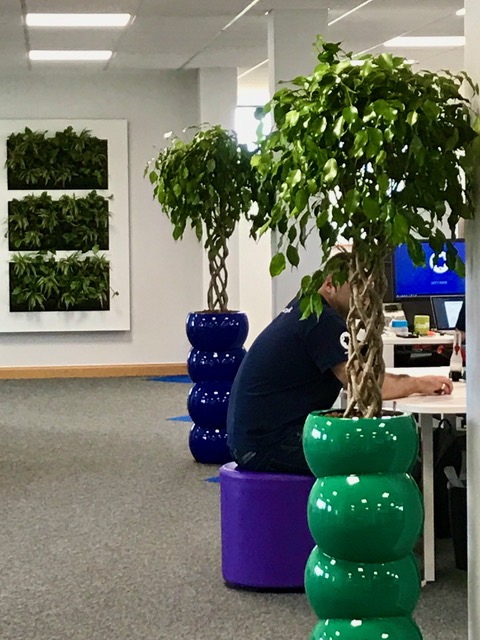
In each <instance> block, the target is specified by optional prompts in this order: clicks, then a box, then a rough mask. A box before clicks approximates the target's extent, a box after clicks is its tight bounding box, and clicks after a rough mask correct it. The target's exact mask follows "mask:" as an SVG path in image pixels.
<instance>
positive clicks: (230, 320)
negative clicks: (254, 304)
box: [187, 311, 248, 351]
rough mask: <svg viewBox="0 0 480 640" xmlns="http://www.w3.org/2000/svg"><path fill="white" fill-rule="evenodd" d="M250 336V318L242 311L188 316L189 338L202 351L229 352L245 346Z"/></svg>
mask: <svg viewBox="0 0 480 640" xmlns="http://www.w3.org/2000/svg"><path fill="white" fill-rule="evenodd" d="M247 335H248V318H247V316H246V314H245V313H242V312H241V311H231V312H229V313H208V312H205V311H202V312H200V311H196V312H193V313H189V314H188V316H187V338H188V340H189V342H190V344H191V345H192V347H194V348H195V349H200V350H201V351H227V350H228V349H238V348H239V347H241V346H243V343H244V342H245V340H246V338H247Z"/></svg>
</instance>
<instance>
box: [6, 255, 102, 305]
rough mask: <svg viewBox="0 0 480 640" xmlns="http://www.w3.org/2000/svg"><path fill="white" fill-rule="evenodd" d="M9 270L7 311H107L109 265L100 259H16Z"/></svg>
mask: <svg viewBox="0 0 480 640" xmlns="http://www.w3.org/2000/svg"><path fill="white" fill-rule="evenodd" d="M9 270H10V311H105V310H108V309H109V308H110V264H109V262H108V260H107V259H106V258H105V257H104V256H96V255H95V256H91V257H89V256H87V257H84V256H82V255H79V254H71V255H70V256H68V257H67V258H60V259H59V260H56V259H55V256H53V255H50V256H48V255H44V254H33V255H31V254H27V255H24V256H22V255H16V256H14V260H13V261H12V262H11V263H10V265H9Z"/></svg>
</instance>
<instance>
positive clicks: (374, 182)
mask: <svg viewBox="0 0 480 640" xmlns="http://www.w3.org/2000/svg"><path fill="white" fill-rule="evenodd" d="M318 45H319V54H318V64H317V66H316V67H315V69H314V71H313V73H312V75H310V76H308V77H298V78H295V79H294V80H293V81H292V86H290V87H284V88H281V89H280V90H279V91H278V92H277V93H276V94H275V95H274V96H273V98H272V100H271V101H270V102H269V103H268V104H267V105H266V106H265V107H264V108H263V109H262V110H261V113H260V117H261V116H262V115H265V114H266V113H271V114H272V118H273V121H274V130H273V132H272V133H271V134H270V135H268V136H267V137H266V138H265V139H264V140H263V142H262V143H261V151H260V153H259V154H258V155H256V156H255V157H254V159H253V163H254V164H255V166H256V167H257V168H258V170H259V173H260V175H261V187H260V193H259V211H258V215H257V217H256V219H255V221H254V229H255V230H256V232H258V233H262V232H265V231H266V230H267V229H274V230H276V231H277V236H278V237H279V250H278V252H277V253H276V254H275V255H274V256H273V259H272V262H271V266H270V270H271V273H272V275H277V274H279V273H280V272H282V271H283V269H284V268H285V265H286V263H287V261H288V262H290V263H291V264H292V265H294V266H296V265H297V264H298V263H299V260H300V256H301V252H299V247H300V246H302V245H304V243H305V239H306V235H307V234H308V233H310V232H312V229H313V232H317V233H318V236H319V269H318V271H316V272H315V273H313V274H311V275H309V276H305V277H304V278H303V280H302V283H301V292H302V296H303V300H302V305H303V311H304V315H305V316H307V315H309V314H311V313H321V310H322V300H321V297H320V295H319V293H318V289H319V287H320V285H321V283H322V281H323V277H324V275H325V274H324V272H323V269H322V268H321V267H322V264H324V263H325V261H326V260H327V259H328V258H329V257H330V255H331V253H332V250H333V249H334V247H335V246H336V245H337V244H338V243H348V244H350V245H351V256H350V260H349V261H345V260H344V259H342V260H338V263H337V264H338V268H337V269H336V273H334V279H336V280H337V281H338V282H344V281H346V280H348V281H349V283H350V287H351V305H350V312H349V316H348V319H347V323H348V328H349V333H350V344H349V358H348V363H347V380H348V388H347V392H348V401H347V407H346V410H345V412H344V413H343V416H341V417H332V416H331V415H330V416H325V415H315V416H309V419H308V420H307V424H306V428H305V438H304V444H305V453H306V456H307V460H308V462H309V464H310V466H311V468H312V471H313V472H314V473H315V475H316V476H317V477H321V478H322V479H321V481H320V480H319V481H318V482H317V483H316V485H315V488H314V490H313V491H312V496H311V499H310V506H309V516H310V521H311V527H312V533H314V537H315V539H316V542H317V545H318V547H317V548H316V550H315V552H314V553H313V554H312V557H311V558H310V561H309V564H308V565H307V571H306V589H307V595H308V596H309V598H310V601H311V603H312V606H313V608H314V609H315V611H316V612H317V615H318V616H319V618H320V622H319V624H318V625H317V627H316V629H315V631H314V636H313V637H314V638H316V639H320V638H321V639H323V638H327V637H328V638H330V637H333V636H334V635H342V637H344V638H348V639H350V638H352V639H353V638H360V637H361V638H364V637H369V638H371V639H372V640H373V639H374V638H375V640H376V638H377V637H378V638H380V637H386V635H384V636H382V635H381V633H386V634H389V635H388V637H389V638H390V637H391V638H395V639H397V638H402V639H403V640H413V639H415V640H416V639H418V638H419V637H420V632H419V630H418V628H416V626H415V625H414V623H413V622H412V621H411V619H410V616H411V613H412V611H413V607H414V606H415V601H416V597H417V596H418V589H417V588H415V587H414V586H413V585H415V584H416V583H417V582H418V576H417V574H416V568H415V564H414V563H413V562H411V556H410V555H409V553H408V552H409V550H411V548H412V546H413V544H414V541H415V540H414V538H415V535H416V533H418V528H419V518H421V514H420V513H419V508H418V497H417V498H416V497H415V491H416V487H415V486H414V485H413V482H410V480H411V479H409V480H408V481H407V482H405V479H404V476H405V472H406V471H407V470H408V467H409V464H410V463H411V461H412V458H413V456H414V455H415V445H414V441H412V439H411V438H412V434H414V426H413V423H412V420H411V419H408V418H406V417H405V416H399V417H398V420H399V421H400V423H401V424H400V426H395V424H396V420H397V417H389V418H388V419H386V418H385V416H384V415H383V414H382V393H381V388H382V383H383V378H384V361H383V353H382V332H383V328H384V316H383V305H382V300H383V294H384V292H385V288H386V278H385V270H384V261H385V258H386V256H387V254H388V252H390V251H391V250H392V249H393V248H394V247H395V246H397V245H399V244H403V243H406V244H407V246H408V251H409V253H410V256H411V257H412V259H413V261H414V262H415V264H418V265H421V264H422V263H424V254H423V250H422V248H421V245H420V238H424V239H427V240H428V241H429V242H430V245H431V246H432V248H433V249H434V251H435V253H436V254H437V255H438V254H440V252H441V251H443V250H444V247H445V250H446V256H447V264H448V266H449V267H450V268H453V269H455V270H457V272H459V273H462V272H463V269H464V266H463V263H462V262H461V260H460V259H459V257H458V256H457V254H456V250H455V248H454V246H453V244H452V239H454V237H455V230H456V226H457V223H458V222H459V220H460V219H461V218H470V217H472V216H473V212H474V208H473V201H472V194H471V190H470V187H469V178H470V176H471V173H472V163H471V155H472V151H475V150H476V149H478V146H477V145H478V138H477V133H476V132H477V125H476V124H474V125H472V124H471V122H472V114H471V109H470V103H469V101H468V100H467V99H465V98H464V97H463V96H462V94H461V89H462V84H463V83H464V82H466V83H469V84H470V85H471V88H472V89H473V90H474V91H475V90H476V87H474V86H473V85H472V83H471V81H470V79H469V78H468V77H467V76H466V75H465V74H463V73H461V74H458V75H452V74H449V73H446V74H443V75H439V74H435V73H431V72H427V71H422V72H418V73H416V72H414V71H413V70H412V68H411V65H410V64H408V63H407V62H406V61H405V60H404V59H403V58H397V57H393V56H392V55H390V54H388V53H384V54H381V55H379V56H375V57H372V56H363V57H362V59H361V61H355V62H353V61H352V59H351V56H349V55H346V54H343V52H342V51H341V49H340V47H339V45H337V44H331V43H325V42H323V41H322V40H319V42H318ZM465 178H466V180H465ZM441 225H443V228H442V227H441ZM446 226H448V232H447V233H445V232H444V230H443V229H445V228H446ZM334 271H335V269H334ZM402 422H403V424H402ZM385 424H386V425H387V426H386V427H385ZM382 425H383V426H384V427H385V429H384V430H382V429H383V427H382ZM379 427H382V428H381V429H380V431H379ZM375 439H376V440H375ZM405 439H406V440H405ZM409 439H410V443H409V442H408V440H409ZM339 443H340V446H338V444H339ZM379 443H382V444H383V446H382V447H381V448H380V449H379V448H378V445H379ZM412 443H413V444H412ZM352 447H353V448H354V450H352ZM399 450H400V452H402V453H401V455H400V454H398V451H399ZM352 474H354V475H352ZM387 474H388V476H389V477H387ZM399 478H400V479H399ZM402 478H403V479H402ZM401 485H404V486H401ZM362 491H363V493H362ZM385 492H386V493H388V495H389V496H390V501H388V502H389V503H390V502H391V504H392V505H395V508H396V514H397V515H395V513H394V512H393V508H392V509H390V508H389V506H388V504H387V501H384V499H383V497H382V496H385V495H386V493H385ZM377 498H378V499H377ZM350 501H351V502H350ZM375 501H376V502H375ZM375 504H379V505H380V507H381V509H383V516H385V517H383V516H382V515H381V514H380V512H379V509H380V508H377V507H375ZM342 505H343V506H342ZM397 507H398V509H397ZM381 509H380V510H381ZM399 509H400V510H401V512H402V514H404V515H402V518H403V519H402V520H401V522H399V521H398V518H397V516H398V513H399ZM336 518H337V519H336ZM372 518H373V520H372ZM395 518H397V520H395ZM374 521H375V522H376V524H377V526H376V527H375V526H374ZM394 521H395V522H396V524H395V525H394ZM354 522H355V526H353V523H354ZM380 523H382V524H383V525H385V526H390V525H391V526H392V527H394V526H398V527H399V530H398V531H397V530H396V531H394V532H391V533H392V535H391V536H390V539H391V540H394V539H396V538H395V535H397V534H398V536H399V538H401V537H402V536H403V539H402V540H403V542H402V544H399V545H398V546H397V548H395V549H394V548H393V546H391V548H390V549H388V541H386V540H381V539H380V538H379V536H380V537H381V534H380V526H379V525H380ZM338 527H340V528H338ZM342 527H343V529H342ZM349 527H351V529H349ZM345 533H346V535H345ZM407 534H408V535H407ZM391 545H393V542H392V543H391ZM332 556H333V557H335V556H336V560H335V561H334V562H330V560H332ZM393 575H395V576H399V583H400V587H398V588H396V587H394V585H393V586H392V580H391V576H393ZM375 576H376V577H375ZM389 576H390V577H389ZM330 580H334V581H335V585H336V586H335V587H334V589H333V590H332V589H331V585H332V583H331V582H330ZM402 584H403V585H404V586H403V589H405V588H406V592H408V593H407V595H406V592H405V591H403V592H402V587H401V585H402ZM405 585H406V587H405ZM335 589H336V590H337V591H336V595H333V596H332V593H333V592H335ZM405 595H406V597H404V596H405ZM387 618H388V621H386V619H387ZM382 619H383V620H382ZM355 620H356V621H357V622H358V624H354V622H355ZM395 620H397V621H395ZM362 634H363V635H362Z"/></svg>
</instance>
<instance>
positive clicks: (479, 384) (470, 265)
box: [465, 0, 480, 640]
mask: <svg viewBox="0 0 480 640" xmlns="http://www.w3.org/2000/svg"><path fill="white" fill-rule="evenodd" d="M465 8H466V16H465V36H466V46H465V69H466V71H467V72H468V73H469V74H470V75H471V76H472V78H473V80H474V82H480V3H479V2H478V0H465ZM478 102H479V101H478V99H477V111H478ZM477 168H478V174H477V175H478V180H477V187H478V188H479V194H480V162H479V165H478V167H477ZM465 237H466V242H467V325H466V335H467V425H468V426H467V474H468V476H467V486H468V553H469V567H468V637H469V639H470V640H477V639H478V638H480V499H479V498H478V491H477V489H478V487H479V486H480V393H479V390H480V295H479V292H480V196H479V199H478V200H477V210H476V219H475V220H473V221H468V222H467V223H466V225H465Z"/></svg>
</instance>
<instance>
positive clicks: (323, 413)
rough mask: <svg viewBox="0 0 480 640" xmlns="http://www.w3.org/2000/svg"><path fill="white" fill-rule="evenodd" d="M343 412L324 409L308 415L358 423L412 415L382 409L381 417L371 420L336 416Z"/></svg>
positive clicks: (406, 412) (359, 417)
mask: <svg viewBox="0 0 480 640" xmlns="http://www.w3.org/2000/svg"><path fill="white" fill-rule="evenodd" d="M342 413H343V411H342V410H335V409H325V410H317V411H311V412H310V413H309V415H310V416H314V417H317V418H329V419H333V420H345V421H347V420H348V421H352V420H353V421H357V422H358V421H359V420H391V419H393V418H401V417H404V416H411V415H412V413H411V412H409V411H393V410H392V409H384V410H383V411H382V415H381V416H373V417H371V418H367V417H361V416H349V417H344V416H343V415H336V414H342Z"/></svg>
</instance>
